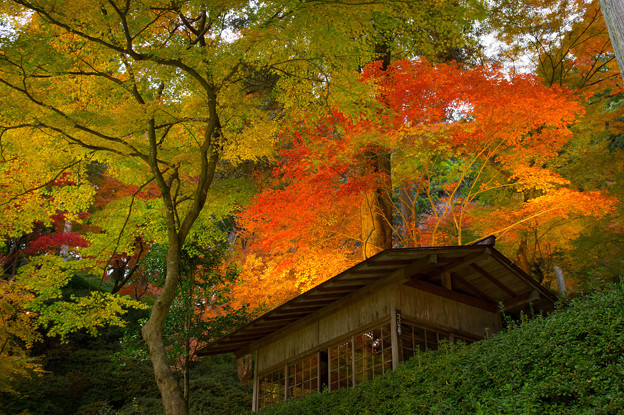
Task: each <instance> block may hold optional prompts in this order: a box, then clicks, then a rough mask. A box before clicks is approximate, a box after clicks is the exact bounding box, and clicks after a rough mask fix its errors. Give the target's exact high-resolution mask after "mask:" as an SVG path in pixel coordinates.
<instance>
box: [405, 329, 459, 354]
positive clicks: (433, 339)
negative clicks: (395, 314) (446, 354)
mask: <svg viewBox="0 0 624 415" xmlns="http://www.w3.org/2000/svg"><path fill="white" fill-rule="evenodd" d="M450 338H451V337H450V333H448V332H444V331H438V330H432V329H425V328H422V327H418V326H414V325H411V324H409V323H402V324H401V346H402V349H403V360H407V359H409V358H410V357H412V356H414V355H415V354H416V353H418V352H424V351H427V350H436V349H437V348H438V345H439V344H440V342H441V341H443V340H445V341H447V342H448V341H450Z"/></svg>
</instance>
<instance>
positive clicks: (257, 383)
mask: <svg viewBox="0 0 624 415" xmlns="http://www.w3.org/2000/svg"><path fill="white" fill-rule="evenodd" d="M258 353H259V351H256V353H255V354H256V361H255V362H254V373H253V397H252V398H251V410H252V411H253V412H256V411H257V410H258V393H259V391H260V377H259V376H258V360H259V359H258Z"/></svg>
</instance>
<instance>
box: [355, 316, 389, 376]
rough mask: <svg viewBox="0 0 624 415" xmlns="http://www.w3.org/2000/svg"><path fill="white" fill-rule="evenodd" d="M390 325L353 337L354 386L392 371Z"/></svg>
mask: <svg viewBox="0 0 624 415" xmlns="http://www.w3.org/2000/svg"><path fill="white" fill-rule="evenodd" d="M390 339H391V335H390V323H386V324H384V325H382V326H380V327H377V328H375V329H373V330H371V331H367V332H364V333H362V334H359V335H357V336H354V337H353V348H354V362H353V363H354V364H353V367H354V372H355V384H356V385H357V384H359V383H361V382H364V381H367V380H371V379H373V378H374V377H375V376H379V375H383V374H384V373H387V372H389V371H390V370H392V349H391V340H390Z"/></svg>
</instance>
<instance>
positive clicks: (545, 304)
mask: <svg viewBox="0 0 624 415" xmlns="http://www.w3.org/2000/svg"><path fill="white" fill-rule="evenodd" d="M390 284H405V285H407V286H411V287H413V288H416V289H419V290H422V291H427V292H430V293H433V294H436V295H439V296H442V297H446V298H450V299H452V300H455V301H459V302H463V303H466V304H469V305H471V306H473V307H477V308H482V309H485V310H489V311H492V312H497V311H499V310H500V308H501V307H500V306H501V304H502V306H503V309H504V310H506V311H513V310H514V309H518V308H519V307H522V306H525V305H526V304H527V303H533V305H534V307H535V308H536V309H549V308H552V305H553V303H554V302H555V300H556V297H555V295H554V294H552V293H551V292H550V291H549V290H547V289H546V288H544V287H542V286H541V285H540V284H539V283H538V282H537V281H535V280H534V279H533V278H531V277H530V276H528V275H527V274H526V273H524V272H523V271H522V270H521V269H520V268H518V267H517V266H515V265H514V264H513V263H512V262H511V261H510V260H509V259H507V258H506V257H505V256H504V255H503V254H501V253H500V252H499V251H497V250H496V249H494V247H493V246H492V245H465V246H442V247H423V248H395V249H386V250H384V251H382V252H379V253H378V254H377V255H375V256H373V257H371V258H369V259H367V260H365V261H363V262H360V263H359V264H357V265H355V266H353V267H351V268H349V269H347V270H346V271H343V272H342V273H340V274H338V275H336V276H335V277H333V278H331V279H329V280H327V281H325V282H324V283H322V284H319V285H318V286H316V287H314V288H312V289H310V290H309V291H307V292H305V293H303V294H301V295H299V296H297V297H295V298H293V299H292V300H290V301H287V302H286V303H284V304H282V305H281V306H279V307H277V308H275V309H273V310H271V311H269V312H267V313H266V314H264V315H262V316H261V317H259V318H257V319H255V320H253V321H252V322H250V323H248V324H246V325H245V326H243V327H241V328H239V329H237V330H235V331H234V332H232V333H230V334H228V335H226V336H224V337H222V338H220V339H218V340H216V341H214V342H212V343H209V344H208V345H206V346H204V347H202V348H201V349H200V350H199V352H198V354H199V355H210V354H221V353H228V352H235V354H236V355H237V356H241V355H244V354H247V353H250V352H252V351H254V350H255V349H256V347H255V346H256V345H258V344H259V343H260V342H262V341H263V340H265V338H266V337H268V336H271V337H273V336H275V335H276V333H277V334H278V332H280V331H282V330H283V329H286V328H287V327H290V326H292V325H294V324H296V323H298V322H300V321H301V320H302V319H306V320H308V319H311V318H314V315H315V314H317V313H320V312H321V310H323V314H325V311H328V310H327V309H329V308H332V307H335V306H336V304H337V303H340V304H342V303H343V302H344V301H348V298H349V297H360V296H361V295H364V294H365V293H367V292H372V291H374V290H376V289H379V288H381V287H383V286H387V285H390Z"/></svg>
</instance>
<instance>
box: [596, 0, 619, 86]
mask: <svg viewBox="0 0 624 415" xmlns="http://www.w3.org/2000/svg"><path fill="white" fill-rule="evenodd" d="M600 7H601V9H602V14H603V16H604V17H605V21H606V23H607V28H608V29H609V37H610V38H611V45H613V52H615V57H616V58H617V62H618V65H619V66H620V76H621V77H622V80H624V23H623V22H624V5H623V4H622V2H621V1H615V0H600Z"/></svg>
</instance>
